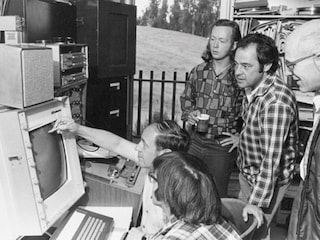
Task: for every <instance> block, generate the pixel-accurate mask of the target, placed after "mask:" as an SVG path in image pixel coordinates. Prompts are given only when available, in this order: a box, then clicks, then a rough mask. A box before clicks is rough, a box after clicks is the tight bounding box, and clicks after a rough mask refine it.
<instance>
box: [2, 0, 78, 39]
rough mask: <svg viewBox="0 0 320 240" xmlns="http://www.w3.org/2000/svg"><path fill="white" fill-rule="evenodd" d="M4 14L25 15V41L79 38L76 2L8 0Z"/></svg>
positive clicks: (23, 35)
mask: <svg viewBox="0 0 320 240" xmlns="http://www.w3.org/2000/svg"><path fill="white" fill-rule="evenodd" d="M4 15H8V16H9V15H18V16H20V17H23V19H24V28H23V34H22V41H23V42H25V43H35V42H37V41H39V40H48V41H66V39H71V41H73V42H76V40H77V39H76V37H77V9H76V6H75V5H74V4H68V2H59V1H54V0H7V1H5V10H4ZM58 39H59V40H58ZM69 41H70V40H69Z"/></svg>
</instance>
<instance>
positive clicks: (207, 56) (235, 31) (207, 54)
mask: <svg viewBox="0 0 320 240" xmlns="http://www.w3.org/2000/svg"><path fill="white" fill-rule="evenodd" d="M216 26H217V27H218V26H222V27H230V28H232V36H231V37H232V39H231V46H232V45H233V44H234V42H238V41H239V40H240V38H241V32H240V28H239V25H238V24H237V23H236V22H234V21H231V20H228V19H219V20H218V21H216V22H215V23H214V24H213V25H212V27H211V32H212V29H213V28H214V27H216ZM233 54H234V52H233V51H231V52H230V56H231V57H232V58H233ZM201 58H202V59H203V60H204V61H205V62H209V61H211V60H212V54H211V49H210V37H209V40H208V43H207V47H206V50H205V51H204V53H203V54H202V56H201Z"/></svg>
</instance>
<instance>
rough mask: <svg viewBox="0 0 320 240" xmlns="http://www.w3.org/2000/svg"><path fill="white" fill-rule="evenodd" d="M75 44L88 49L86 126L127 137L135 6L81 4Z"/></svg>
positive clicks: (101, 0) (86, 0)
mask: <svg viewBox="0 0 320 240" xmlns="http://www.w3.org/2000/svg"><path fill="white" fill-rule="evenodd" d="M77 18H78V22H79V26H78V29H77V30H78V35H77V37H78V42H80V43H86V44H87V45H88V48H89V80H88V86H87V103H86V107H87V108H86V119H87V122H86V125H88V126H91V127H96V128H102V129H105V130H109V131H111V132H113V133H115V134H118V135H120V136H122V137H127V131H128V126H129V123H128V116H127V112H128V109H129V107H128V106H129V98H128V96H131V95H132V94H131V95H129V93H130V91H132V88H128V86H130V85H131V83H130V81H131V80H132V76H133V75H134V73H135V59H136V6H134V5H128V4H122V3H115V2H111V1H108V0H97V1H89V0H84V1H80V2H79V3H78V6H77Z"/></svg>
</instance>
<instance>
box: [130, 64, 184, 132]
mask: <svg viewBox="0 0 320 240" xmlns="http://www.w3.org/2000/svg"><path fill="white" fill-rule="evenodd" d="M187 78H188V73H182V74H181V75H180V76H178V73H177V72H173V76H172V78H171V79H170V76H169V77H168V76H166V72H165V71H162V72H161V79H155V78H154V71H150V75H149V77H145V76H144V75H143V71H141V70H140V71H139V74H138V78H134V79H133V84H134V86H133V88H134V90H133V92H134V96H133V97H134V99H133V102H134V104H133V115H134V116H135V117H136V119H133V121H132V124H133V125H135V126H132V129H133V133H132V135H133V137H140V136H141V132H142V130H143V128H144V127H145V126H146V125H149V124H150V123H152V122H154V121H162V120H165V119H171V120H176V121H177V120H180V119H177V112H178V111H181V110H180V108H179V109H177V106H179V104H180V99H179V97H180V92H179V91H177V89H180V90H181V89H184V87H185V83H186V80H187ZM178 79H180V80H178ZM143 110H144V111H143ZM143 112H144V113H145V114H143ZM143 115H146V116H144V117H145V118H144V119H143V118H142V117H143ZM133 118H134V117H133Z"/></svg>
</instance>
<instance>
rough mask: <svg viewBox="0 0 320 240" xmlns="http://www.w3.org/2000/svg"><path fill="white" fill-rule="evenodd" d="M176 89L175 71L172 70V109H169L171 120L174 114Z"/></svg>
mask: <svg viewBox="0 0 320 240" xmlns="http://www.w3.org/2000/svg"><path fill="white" fill-rule="evenodd" d="M176 91H177V72H173V86H172V110H171V119H172V120H173V121H174V117H175V114H176Z"/></svg>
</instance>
